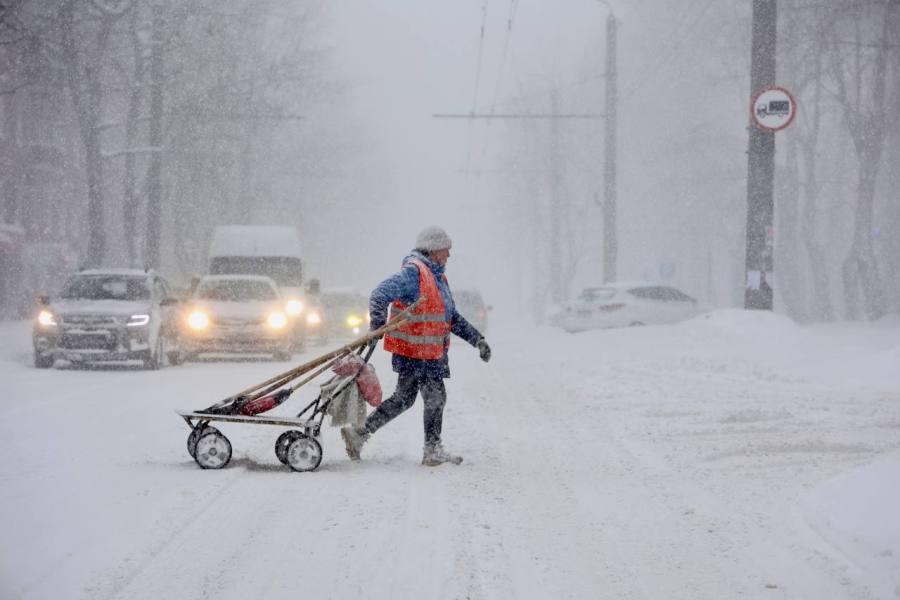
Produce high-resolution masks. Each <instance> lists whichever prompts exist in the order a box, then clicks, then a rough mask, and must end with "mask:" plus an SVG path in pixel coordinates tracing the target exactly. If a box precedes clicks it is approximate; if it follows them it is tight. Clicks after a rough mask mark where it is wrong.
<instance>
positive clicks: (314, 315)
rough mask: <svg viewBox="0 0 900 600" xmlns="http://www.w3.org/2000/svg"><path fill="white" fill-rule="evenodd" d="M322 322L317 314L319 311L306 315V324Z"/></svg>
mask: <svg viewBox="0 0 900 600" xmlns="http://www.w3.org/2000/svg"><path fill="white" fill-rule="evenodd" d="M321 322H322V317H320V316H319V313H317V312H316V311H312V312H310V313H309V314H308V315H306V324H307V325H318V324H319V323H321Z"/></svg>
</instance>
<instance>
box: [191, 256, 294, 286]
mask: <svg viewBox="0 0 900 600" xmlns="http://www.w3.org/2000/svg"><path fill="white" fill-rule="evenodd" d="M209 272H210V275H265V276H266V277H271V278H272V279H274V280H275V283H277V284H278V285H280V286H285V287H291V286H293V287H297V286H299V285H301V284H302V282H303V278H302V274H303V269H302V263H301V261H300V259H299V258H292V257H289V256H217V257H215V258H213V259H212V261H211V263H210V266H209Z"/></svg>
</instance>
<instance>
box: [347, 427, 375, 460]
mask: <svg viewBox="0 0 900 600" xmlns="http://www.w3.org/2000/svg"><path fill="white" fill-rule="evenodd" d="M370 435H372V434H371V433H368V432H367V431H365V430H364V429H357V428H356V427H353V426H352V425H351V426H348V427H343V428H341V437H342V438H344V449H345V450H347V456H349V457H350V460H359V453H360V451H361V450H362V447H363V444H365V443H366V440H368V439H369V436H370Z"/></svg>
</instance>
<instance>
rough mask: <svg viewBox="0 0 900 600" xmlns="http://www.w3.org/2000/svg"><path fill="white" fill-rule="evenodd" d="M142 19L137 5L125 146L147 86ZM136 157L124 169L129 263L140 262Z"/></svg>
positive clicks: (129, 143) (131, 156)
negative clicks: (139, 32) (138, 257)
mask: <svg viewBox="0 0 900 600" xmlns="http://www.w3.org/2000/svg"><path fill="white" fill-rule="evenodd" d="M139 23H140V10H139V7H135V9H134V12H133V13H132V15H131V39H132V47H133V48H134V79H133V80H132V89H131V95H130V97H129V99H128V115H127V117H126V119H127V121H126V125H125V147H126V148H129V149H130V148H133V147H134V142H135V139H137V134H138V126H139V119H140V116H141V104H142V99H143V93H142V92H143V86H144V56H143V46H142V45H141V43H140V41H139V39H138V25H139ZM136 161H137V157H136V155H135V154H134V153H133V152H128V153H127V154H125V173H124V180H123V183H122V187H123V192H124V206H123V207H122V210H123V221H124V223H123V225H124V233H125V248H126V252H127V253H128V264H129V265H130V266H137V240H136V239H135V238H136V235H135V234H136V229H137V212H138V202H139V197H138V195H137V194H136V193H135V187H136V185H137V177H136V175H135V168H136V165H135V163H136Z"/></svg>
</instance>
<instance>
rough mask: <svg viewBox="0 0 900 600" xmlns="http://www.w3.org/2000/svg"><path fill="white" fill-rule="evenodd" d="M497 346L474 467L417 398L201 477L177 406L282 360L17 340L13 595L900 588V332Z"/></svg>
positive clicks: (703, 329) (695, 593)
mask: <svg viewBox="0 0 900 600" xmlns="http://www.w3.org/2000/svg"><path fill="white" fill-rule="evenodd" d="M495 329H496V330H495V331H491V332H489V333H490V335H489V336H488V338H489V340H490V341H491V343H492V346H493V349H494V359H493V360H492V362H491V363H490V364H488V365H485V364H483V363H481V362H480V361H479V360H478V358H477V353H476V352H475V351H474V350H473V349H471V348H468V347H467V346H466V345H465V344H464V343H461V342H457V343H456V344H455V345H454V348H453V350H452V356H451V368H452V370H453V374H454V376H453V378H452V379H450V380H449V381H448V390H449V395H450V397H449V401H448V405H447V410H446V413H445V419H444V440H445V444H446V445H447V446H448V447H449V448H450V449H452V450H456V451H458V452H460V453H462V454H463V455H464V456H465V457H466V461H465V462H464V463H463V465H461V466H459V467H453V466H444V467H440V468H435V469H429V468H426V467H422V466H420V465H419V460H420V458H421V443H422V432H421V406H420V403H419V404H417V405H416V407H414V408H413V409H412V410H411V411H410V412H409V413H408V414H406V415H403V416H401V417H400V418H399V419H398V420H397V421H395V422H393V423H391V424H390V425H388V427H386V428H385V429H383V430H382V431H380V432H379V433H378V434H376V435H375V436H374V437H373V438H372V440H371V441H370V443H369V444H368V445H367V446H366V448H365V449H364V452H363V456H364V460H363V462H361V463H357V464H354V463H351V462H350V461H349V460H348V459H347V458H346V456H345V455H344V452H343V447H342V444H341V442H340V437H339V435H338V433H337V431H336V430H334V429H327V430H326V431H324V433H323V445H324V448H325V459H324V461H323V463H322V466H321V467H320V469H319V470H318V471H317V472H315V473H304V474H298V473H292V472H288V471H287V470H286V469H285V468H284V467H282V466H281V465H280V464H279V463H278V461H277V460H276V458H275V456H274V453H273V451H272V443H273V441H274V439H275V437H276V436H277V434H278V433H279V428H276V427H266V426H255V427H254V426H247V425H235V424H231V425H229V424H222V425H221V426H220V429H222V431H223V432H224V433H226V434H227V435H228V436H229V438H230V439H231V441H232V444H233V446H234V452H235V456H234V459H233V460H232V462H231V464H230V465H229V466H228V468H227V469H225V470H223V471H202V470H200V469H199V468H198V467H197V466H196V465H195V463H194V462H193V460H192V459H191V458H190V456H189V455H188V454H187V451H186V449H185V440H186V437H187V433H188V430H187V428H186V426H185V424H184V423H183V422H182V421H181V420H180V419H179V418H178V417H177V416H176V415H175V414H174V412H173V411H174V410H175V409H176V408H202V407H204V406H207V405H209V404H211V403H213V402H214V401H216V400H219V399H221V398H223V397H225V396H227V395H229V394H231V393H233V392H235V391H237V390H239V389H242V388H244V387H246V386H247V385H249V384H252V383H255V382H256V381H257V380H262V379H265V378H267V377H268V376H270V375H272V374H274V373H277V372H280V371H282V370H284V369H285V368H287V366H288V365H287V364H286V363H272V362H217V363H213V362H210V363H193V364H188V365H185V366H182V367H174V368H168V369H165V370H163V371H158V372H148V371H139V370H127V369H111V370H64V369H54V370H50V371H40V370H37V369H34V368H32V367H31V362H30V339H29V325H28V324H27V323H5V324H0V340H2V344H0V414H2V419H0V532H2V534H0V535H2V544H0V598H3V599H7V598H9V599H18V598H28V599H32V598H48V599H49V598H53V599H58V598H90V599H101V600H102V599H111V598H119V599H129V600H140V599H148V600H150V599H152V600H159V599H163V598H165V599H180V598H185V599H196V598H216V599H230V598H234V599H240V600H244V599H246V598H266V599H272V598H291V599H293V598H297V597H305V598H316V599H318V598H429V599H443V598H448V599H450V598H454V599H455V598H471V599H478V598H485V599H487V598H491V599H493V598H498V599H499V598H503V599H505V598H659V599H665V600H671V599H677V598H681V599H690V600H697V599H707V598H708V599H717V600H718V599H723V598H762V599H769V598H772V599H780V598H803V599H811V600H819V599H839V598H884V599H889V598H890V599H895V598H900V510H898V507H900V320H883V321H880V322H878V323H872V324H837V325H828V326H814V327H801V326H798V325H796V324H794V323H792V322H790V321H789V320H787V319H785V318H784V317H780V316H777V315H772V314H768V313H745V312H743V311H720V312H715V313H712V314H710V315H706V316H703V317H700V318H698V319H694V320H692V321H689V322H685V323H681V324H678V325H673V326H663V327H643V328H630V329H623V330H609V331H593V332H586V333H583V334H579V335H574V336H573V335H569V334H566V333H564V332H561V331H556V330H551V329H538V330H516V329H514V328H508V329H506V330H504V329H503V328H502V324H498V326H497V327H496V328H495ZM308 356H309V355H307V357H308ZM307 357H300V356H298V357H295V360H296V361H297V362H299V361H301V360H303V359H304V358H307ZM375 364H376V367H377V368H378V370H379V373H380V375H381V378H382V383H383V385H384V387H385V388H386V391H388V392H390V391H391V390H392V389H393V386H394V382H395V380H394V377H393V375H392V374H390V373H389V369H388V360H387V357H386V356H385V355H384V353H383V352H381V351H379V352H378V354H377V359H376V360H375ZM314 392H315V390H314V386H309V387H307V388H303V389H302V390H301V392H299V393H298V395H295V397H294V398H292V399H291V400H290V401H289V402H288V403H287V404H286V405H284V406H282V407H280V408H279V409H277V411H278V412H279V413H281V414H290V413H291V411H296V410H297V409H298V408H299V407H300V406H301V405H302V403H304V401H307V400H309V399H311V397H312V395H313V394H314Z"/></svg>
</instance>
